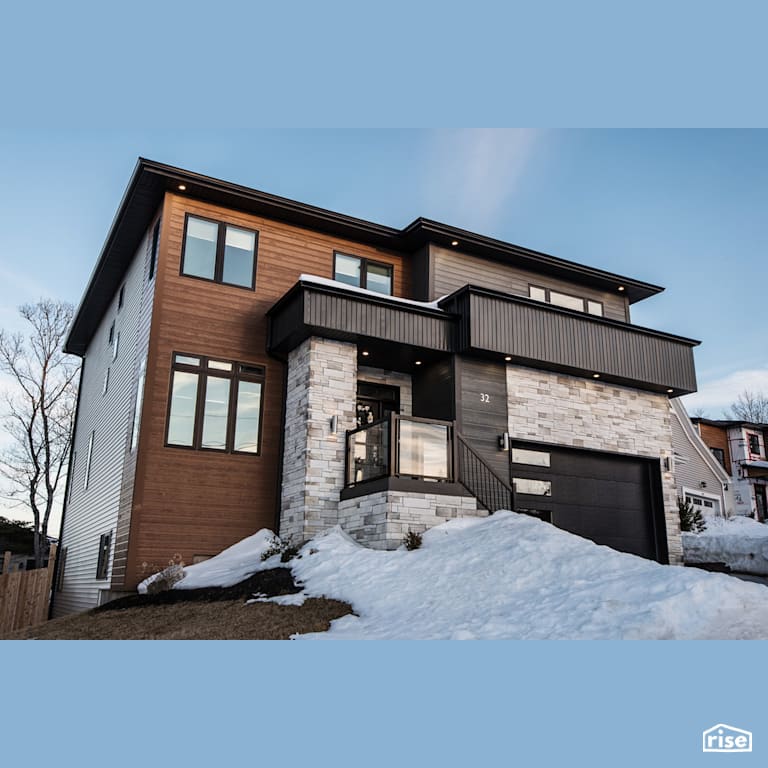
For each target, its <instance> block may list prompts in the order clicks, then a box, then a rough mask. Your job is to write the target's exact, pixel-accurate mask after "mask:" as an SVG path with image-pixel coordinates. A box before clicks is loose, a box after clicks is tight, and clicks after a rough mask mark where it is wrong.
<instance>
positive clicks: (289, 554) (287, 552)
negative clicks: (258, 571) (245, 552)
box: [261, 536, 300, 563]
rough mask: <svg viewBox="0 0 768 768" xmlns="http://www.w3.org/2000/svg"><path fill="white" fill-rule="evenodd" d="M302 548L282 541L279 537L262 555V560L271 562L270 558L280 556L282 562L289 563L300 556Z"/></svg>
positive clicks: (273, 540)
mask: <svg viewBox="0 0 768 768" xmlns="http://www.w3.org/2000/svg"><path fill="white" fill-rule="evenodd" d="M299 549H300V546H297V545H294V544H291V543H290V542H288V541H281V540H280V539H279V538H278V537H277V536H275V538H274V539H272V541H271V542H270V543H269V546H268V547H267V548H266V549H265V550H264V551H263V552H262V553H261V559H262V561H264V560H269V558H270V557H274V556H275V555H280V562H281V563H287V562H288V561H289V560H292V559H293V558H294V557H296V555H298V554H299Z"/></svg>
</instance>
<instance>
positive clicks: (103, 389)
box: [101, 368, 109, 397]
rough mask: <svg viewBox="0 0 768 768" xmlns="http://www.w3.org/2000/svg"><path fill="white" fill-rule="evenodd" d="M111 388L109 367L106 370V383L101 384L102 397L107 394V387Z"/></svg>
mask: <svg viewBox="0 0 768 768" xmlns="http://www.w3.org/2000/svg"><path fill="white" fill-rule="evenodd" d="M108 388H109V368H107V370H106V371H105V372H104V383H103V384H102V385H101V394H102V397H103V396H104V395H106V394H107V389H108Z"/></svg>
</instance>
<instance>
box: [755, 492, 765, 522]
mask: <svg viewBox="0 0 768 768" xmlns="http://www.w3.org/2000/svg"><path fill="white" fill-rule="evenodd" d="M755 502H756V504H757V519H758V520H759V521H760V522H761V523H762V522H763V521H764V520H765V517H766V511H767V510H766V498H765V486H764V485H755Z"/></svg>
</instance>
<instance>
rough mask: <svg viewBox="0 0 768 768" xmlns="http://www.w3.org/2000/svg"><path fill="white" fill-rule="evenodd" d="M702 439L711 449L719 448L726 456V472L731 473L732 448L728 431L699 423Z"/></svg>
mask: <svg viewBox="0 0 768 768" xmlns="http://www.w3.org/2000/svg"><path fill="white" fill-rule="evenodd" d="M696 426H697V427H698V430H699V434H700V435H701V439H702V440H703V441H704V443H705V444H706V445H708V446H709V447H710V448H719V449H720V450H721V451H722V452H723V455H724V456H725V467H724V469H725V471H726V472H728V473H729V474H730V472H731V461H732V459H731V447H730V445H729V444H728V430H727V429H726V428H725V427H716V426H715V425H713V424H705V423H704V422H699V423H698V424H697V425H696Z"/></svg>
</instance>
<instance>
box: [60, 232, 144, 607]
mask: <svg viewBox="0 0 768 768" xmlns="http://www.w3.org/2000/svg"><path fill="white" fill-rule="evenodd" d="M153 226H154V222H153ZM151 235H152V228H150V230H149V232H148V233H147V235H146V236H145V237H144V239H143V240H142V242H141V244H140V245H139V247H138V249H137V251H136V254H135V256H134V259H133V262H132V263H131V265H130V266H129V268H128V270H127V272H126V274H125V277H124V281H123V286H124V288H123V306H122V308H121V309H120V311H119V313H118V301H119V292H120V286H118V287H117V288H116V290H115V295H114V297H113V299H112V302H111V303H110V305H109V308H108V309H107V311H106V313H105V314H104V317H103V318H102V320H101V324H100V326H99V327H98V329H97V330H96V332H95V333H94V336H93V338H92V339H91V341H90V343H89V345H88V349H87V351H86V354H85V357H84V360H83V373H82V380H81V394H80V407H79V412H78V418H77V424H76V426H75V437H74V443H73V450H74V451H75V452H76V453H77V454H78V455H79V458H78V460H77V461H76V462H74V463H73V477H72V480H71V483H70V498H69V500H68V503H67V507H66V511H65V516H64V526H63V530H62V542H61V544H62V546H65V547H66V548H67V568H66V572H65V573H64V575H63V578H62V583H61V591H60V592H57V593H56V595H55V601H54V614H55V615H56V616H62V615H64V614H67V613H72V612H75V611H84V610H88V609H89V608H93V607H94V606H96V605H98V603H99V600H100V594H101V590H104V589H107V588H109V587H110V584H111V579H112V578H113V560H114V558H115V555H116V553H117V547H118V545H119V543H120V531H119V526H118V519H119V516H120V515H119V511H120V505H121V495H122V491H123V481H124V477H125V475H126V474H127V473H128V472H129V470H131V469H132V466H133V464H132V463H133V462H135V458H136V451H134V452H133V453H131V452H130V442H131V436H132V434H133V432H134V411H135V409H136V405H137V394H138V393H137V389H138V383H139V378H140V376H141V362H142V360H143V359H144V357H145V355H146V349H147V344H148V336H149V330H148V329H149V323H150V317H151V308H152V299H153V291H154V285H155V281H154V280H149V268H150V261H151V259H150V256H151V253H150V250H151V249H150V244H151ZM110 328H112V333H111V335H112V339H111V341H110V338H109V337H110ZM118 340H119V341H118ZM116 353H117V354H116ZM107 370H109V381H108V386H107V387H106V388H105V386H104V384H105V377H106V376H107V373H106V372H107ZM105 389H106V391H105ZM139 402H140V401H139ZM137 434H138V433H137ZM89 445H90V446H91V447H92V451H91V450H89ZM89 453H90V454H91V455H90V460H88V458H87V457H88V454H89ZM86 474H87V476H88V480H87V487H86ZM131 483H132V476H131ZM109 532H113V533H112V536H111V539H110V543H111V546H110V562H109V571H108V573H109V576H110V578H109V579H107V580H103V579H102V580H98V579H97V578H96V571H97V565H98V554H99V546H98V544H99V537H100V536H102V535H103V534H106V533H109Z"/></svg>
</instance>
